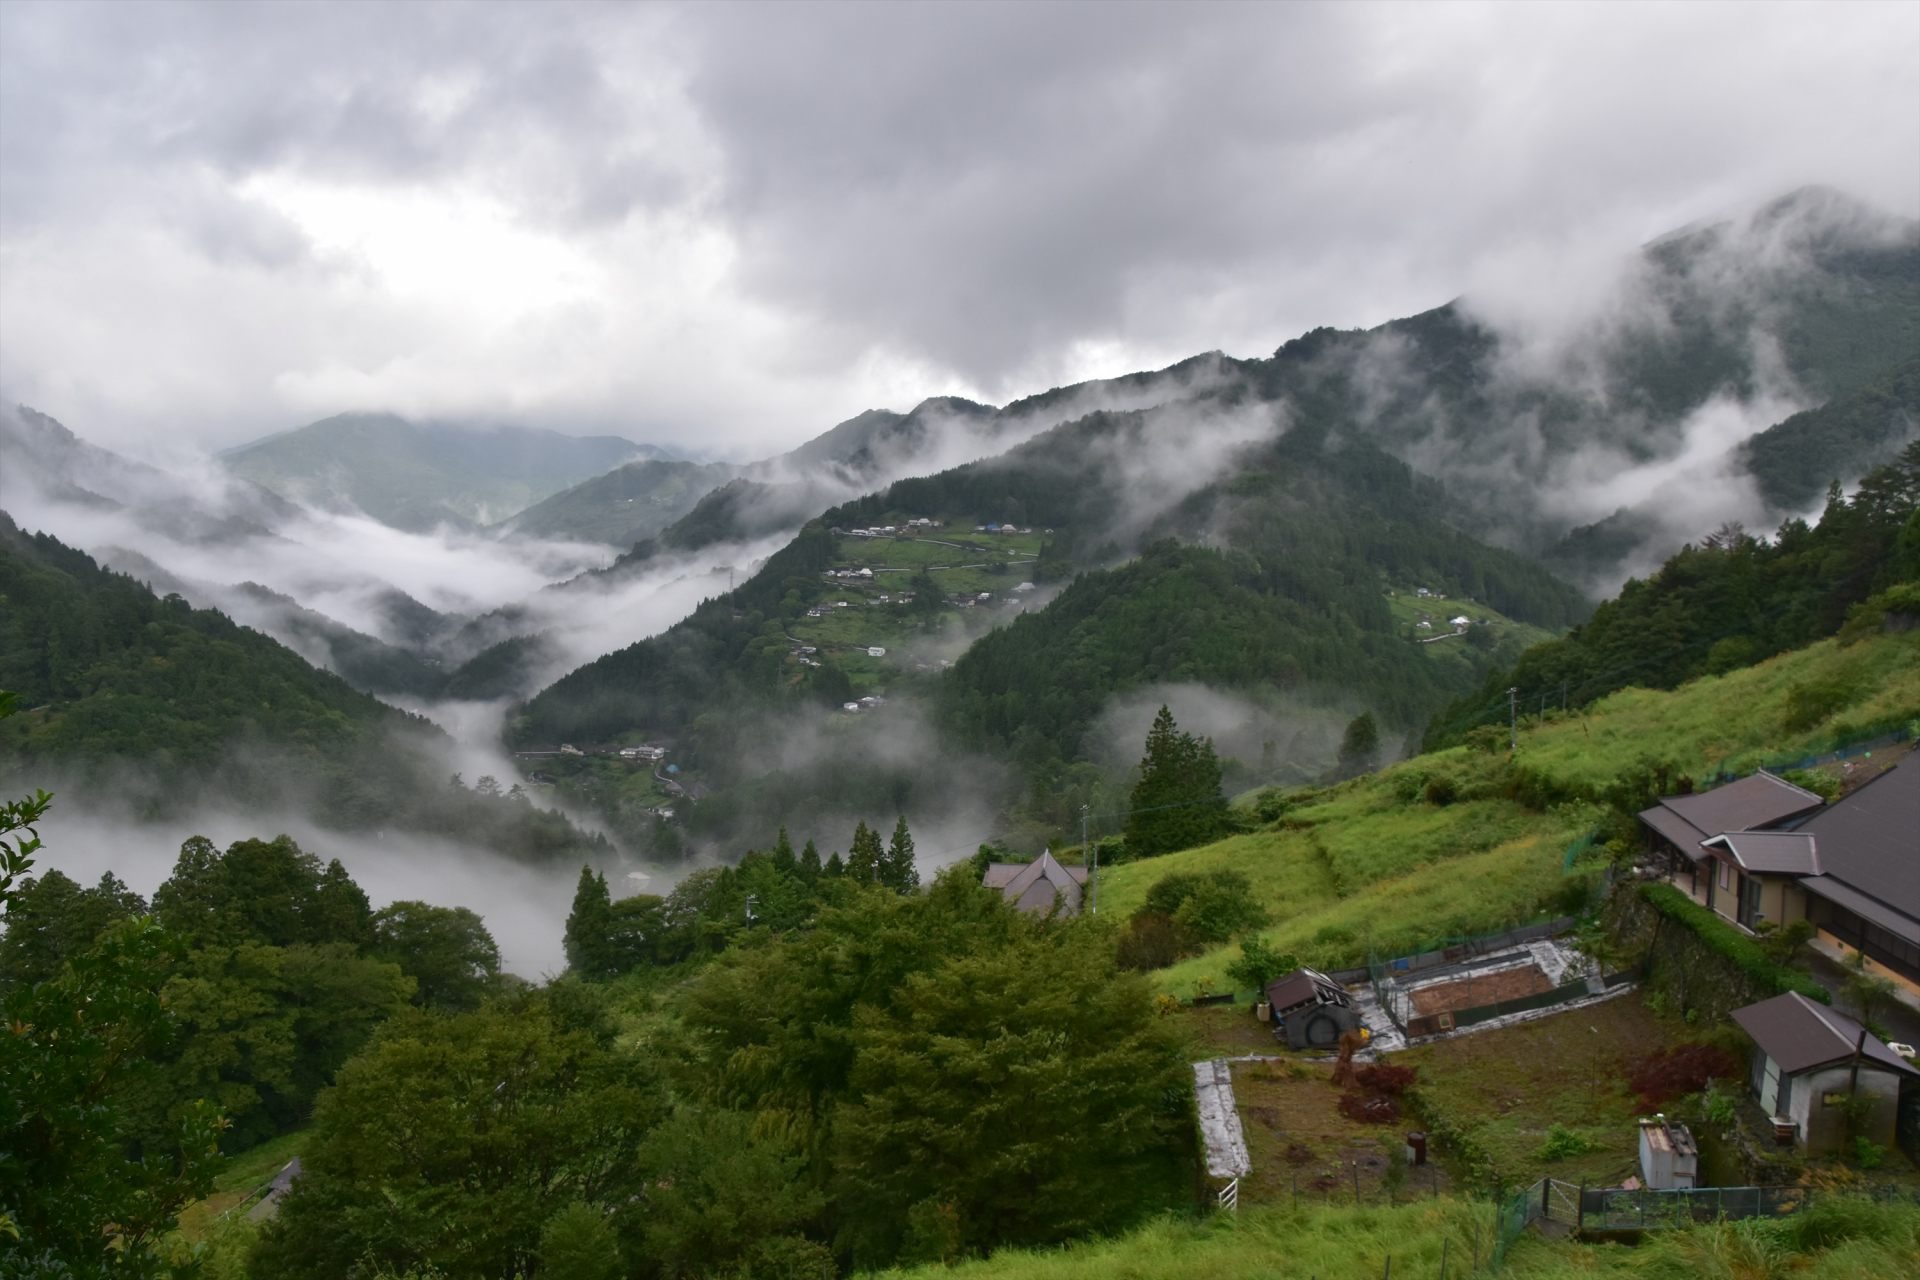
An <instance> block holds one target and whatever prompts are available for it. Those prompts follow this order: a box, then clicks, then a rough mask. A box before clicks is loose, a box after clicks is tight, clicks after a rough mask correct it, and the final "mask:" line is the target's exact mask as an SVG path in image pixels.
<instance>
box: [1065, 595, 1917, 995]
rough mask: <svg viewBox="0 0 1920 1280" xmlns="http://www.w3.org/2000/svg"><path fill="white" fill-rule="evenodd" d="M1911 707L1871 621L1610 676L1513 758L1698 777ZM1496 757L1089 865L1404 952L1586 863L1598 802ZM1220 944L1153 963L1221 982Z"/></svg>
mask: <svg viewBox="0 0 1920 1280" xmlns="http://www.w3.org/2000/svg"><path fill="white" fill-rule="evenodd" d="M1822 685H1837V686H1838V687H1841V688H1843V689H1847V690H1850V691H1851V693H1850V694H1849V695H1848V696H1846V697H1845V698H1844V699H1843V700H1842V704H1841V705H1839V706H1838V707H1837V708H1836V709H1835V710H1833V711H1832V712H1831V713H1830V714H1829V715H1827V716H1825V717H1824V718H1822V719H1820V720H1818V721H1817V722H1816V723H1813V724H1809V725H1805V726H1802V727H1800V728H1798V729H1795V730H1792V731H1789V730H1788V728H1787V727H1786V723H1785V714H1786V711H1785V709H1786V707H1787V705H1788V702H1789V696H1790V693H1791V691H1792V690H1793V689H1795V688H1796V687H1810V686H1822ZM1915 717H1920V633H1913V632H1909V633H1906V634H1904V635H1892V634H1883V635H1877V636H1874V637H1872V638H1870V639H1867V640H1864V641H1862V642H1860V643H1858V644H1855V645H1853V646H1851V647H1846V648H1842V647H1841V646H1840V645H1839V644H1837V643H1836V642H1834V641H1824V642H1822V643H1820V644H1817V645H1813V646H1812V647H1810V648H1807V649H1804V650H1799V651H1797V652H1794V653H1789V654H1784V655H1782V656H1780V657H1778V658H1775V659H1773V660H1771V661H1769V662H1766V663H1763V664H1761V665H1759V666H1757V667H1751V668H1747V669H1745V670H1741V671H1736V672H1733V673H1731V674H1729V675H1725V676H1714V677H1708V678H1706V679H1702V680H1698V681H1695V682H1693V683H1692V684H1689V685H1686V686H1684V687H1682V688H1681V689H1678V690H1675V691H1673V692H1671V693H1658V692H1648V691H1646V690H1638V689H1627V690H1622V691H1621V692H1619V693H1616V694H1614V695H1612V696H1611V697H1608V698H1605V699H1603V700H1601V701H1600V702H1597V703H1595V704H1594V705H1593V706H1591V707H1589V708H1587V710H1586V711H1585V712H1584V713H1583V714H1580V715H1570V716H1565V717H1561V716H1556V715H1552V714H1549V716H1548V718H1547V719H1546V720H1544V721H1534V722H1527V723H1523V724H1522V726H1521V732H1520V746H1519V751H1518V753H1517V756H1516V760H1517V761H1518V763H1520V764H1521V765H1523V766H1526V767H1528V768H1530V769H1533V770H1536V771H1538V772H1539V773H1542V774H1544V775H1546V776H1548V777H1550V778H1552V779H1556V780H1560V781H1563V782H1566V783H1569V784H1573V785H1574V786H1576V787H1584V788H1590V789H1594V790H1598V789H1601V788H1604V787H1605V786H1607V785H1608V784H1610V783H1611V782H1612V781H1613V780H1614V779H1615V778H1616V777H1618V776H1619V775H1620V774H1621V773H1623V772H1626V771H1628V770H1631V769H1632V768H1634V767H1635V766H1636V765H1639V764H1641V763H1643V762H1646V761H1650V760H1665V761H1669V762H1671V763H1673V764H1674V765H1676V766H1677V767H1678V768H1679V769H1680V770H1681V771H1683V772H1686V771H1691V772H1695V773H1696V774H1698V775H1699V776H1705V775H1707V774H1709V773H1710V772H1712V770H1713V769H1714V768H1716V767H1725V768H1729V769H1735V770H1742V771H1744V770H1748V769H1752V768H1754V767H1757V766H1759V765H1760V764H1762V763H1765V762H1768V761H1780V760H1791V759H1794V758H1797V757H1800V756H1804V755H1808V754H1813V753H1817V752H1820V751H1823V750H1826V749H1828V748H1829V747H1830V746H1831V745H1832V744H1833V743H1834V741H1835V740H1836V739H1844V738H1849V737H1857V736H1859V735H1860V734H1861V733H1863V732H1865V731H1866V729H1868V728H1870V727H1873V726H1876V725H1883V724H1887V723H1892V722H1895V721H1898V720H1902V719H1911V718H1915ZM1505 770H1506V762H1505V758H1504V753H1503V754H1500V755H1489V754H1486V753H1484V752H1476V751H1473V750H1470V749H1469V748H1465V747H1456V748H1452V749H1450V750H1447V751H1440V752H1434V753H1431V754H1428V755H1424V756H1418V757H1415V758H1414V759H1411V760H1407V761H1404V762H1402V763H1400V764H1397V765H1393V766H1390V767H1388V768H1386V769H1383V770H1381V771H1380V772H1378V773H1375V774H1371V775H1369V776H1367V777H1364V778H1359V779H1355V780H1353V781H1351V782H1347V783H1343V784H1341V785H1339V786H1336V787H1332V788H1328V789H1325V790H1322V791H1318V792H1311V793H1305V794H1304V795H1303V796H1302V798H1301V799H1300V800H1299V802H1298V803H1297V804H1296V805H1295V806H1294V807H1293V808H1291V809H1289V811H1288V812H1287V813H1286V814H1285V815H1284V816H1283V818H1282V819H1281V821H1280V822H1278V823H1275V824H1272V825H1270V826H1268V827H1267V828H1266V829H1264V830H1261V831H1256V832H1254V833H1251V834H1248V835H1240V836H1234V837H1232V838H1230V839H1227V840H1223V841H1220V842H1218V843H1216V844H1211V845H1205V846H1202V847H1200V848H1196V849H1187V850H1183V851H1181V852H1179V853H1174V854H1169V855H1167V856H1165V857H1160V858H1153V859H1147V860H1144V861H1141V862H1133V863H1122V864H1120V865H1118V866H1115V867H1112V868H1110V869H1108V870H1105V871H1103V872H1102V876H1103V882H1102V885H1101V890H1100V901H1101V907H1102V911H1103V913H1105V912H1107V911H1111V912H1112V913H1113V914H1114V915H1115V916H1124V915H1127V914H1130V913H1131V912H1132V911H1134V910H1135V909H1136V908H1137V907H1139V905H1140V904H1141V903H1142V902H1143V901H1145V899H1146V894H1147V890H1148V889H1149V888H1150V887H1151V886H1152V885H1153V884H1154V882H1155V881H1157V880H1159V879H1160V878H1161V877H1163V876H1166V875H1168V874H1171V873H1173V872H1175V871H1201V870H1210V869H1214V868H1231V869H1233V870H1236V871H1239V872H1241V873H1242V874H1243V875H1245V876H1246V877H1247V878H1248V879H1249V881H1251V882H1252V884H1253V889H1254V893H1255V895H1256V896H1257V898H1258V900H1259V901H1260V902H1261V904H1262V905H1263V906H1265V907H1266V909H1267V910H1268V912H1269V913H1270V914H1271V915H1272V917H1273V921H1274V923H1273V925H1272V926H1271V927H1270V928H1268V929H1267V930H1265V931H1264V936H1265V937H1266V938H1267V940H1268V941H1269V942H1271V943H1273V944H1274V945H1275V946H1277V947H1278V948H1279V949H1280V950H1282V951H1290V952H1293V953H1294V954H1296V955H1298V956H1299V957H1300V958H1301V959H1302V960H1303V961H1305V962H1306V963H1309V964H1314V965H1319V966H1322V967H1331V968H1338V967H1343V966H1346V965H1350V964H1355V963H1359V962H1360V961H1362V960H1364V958H1365V956H1366V954H1367V952H1368V950H1369V948H1371V949H1373V950H1375V951H1377V952H1379V954H1381V955H1383V956H1384V955H1394V954H1404V953H1406V952H1408V951H1412V950H1417V949H1419V948H1420V947H1422V946H1424V945H1427V944H1429V943H1431V942H1434V941H1436V940H1439V939H1442V938H1446V937H1457V936H1460V935H1466V934H1476V933H1487V932H1492V931H1496V930H1499V929H1502V928H1505V927H1507V926H1509V925H1513V924H1517V923H1520V922H1522V921H1526V920H1530V919H1535V918H1538V917H1541V916H1544V915H1548V914H1553V913H1554V911H1555V908H1556V906H1557V905H1558V904H1559V903H1561V902H1564V901H1571V900H1573V899H1574V898H1576V897H1577V890H1578V889H1579V887H1580V883H1581V882H1582V881H1583V880H1584V879H1586V878H1590V877H1591V875H1592V874H1593V873H1594V868H1593V867H1592V866H1591V864H1590V863H1582V864H1579V865H1577V866H1576V867H1575V868H1574V870H1573V871H1572V872H1571V873H1570V872H1568V871H1567V870H1566V869H1565V860H1566V855H1567V852H1568V849H1569V848H1570V847H1571V846H1572V845H1573V844H1574V843H1575V842H1576V841H1579V840H1580V839H1582V838H1583V837H1584V836H1585V835H1587V834H1588V833H1589V832H1591V831H1592V830H1593V828H1594V826H1595V824H1596V823H1597V822H1598V821H1599V819H1600V818H1601V816H1602V810H1601V809H1600V807H1599V806H1598V805H1597V804H1592V803H1585V802H1573V803H1565V804H1561V805H1558V806H1555V807H1553V808H1550V809H1548V810H1547V811H1545V812H1537V811H1533V810H1529V809H1527V808H1525V807H1523V806H1521V805H1520V804H1518V803H1516V802H1515V801H1513V800H1510V799H1507V798H1505V796H1504V795H1503V794H1502V788H1503V782H1502V779H1503V775H1504V773H1505ZM1435 780H1442V781H1443V782H1444V784H1445V785H1446V786H1447V787H1450V788H1451V790H1452V792H1453V794H1454V796H1455V797H1456V798H1455V799H1454V800H1453V802H1452V803H1448V804H1439V803H1435V802H1433V801H1432V800H1430V799H1428V787H1429V784H1430V783H1433V782H1434V781H1435ZM1247 799H1249V800H1251V799H1252V798H1247ZM1237 954H1238V952H1237V948H1236V947H1220V948H1215V949H1213V950H1211V951H1208V952H1205V953H1203V954H1201V955H1198V956H1194V957H1191V958H1189V959H1186V960H1183V961H1181V962H1180V963H1178V964H1176V965H1174V966H1173V967H1171V968H1168V969H1162V970H1158V971H1156V972H1155V973H1154V974H1153V980H1154V982H1155V985H1156V986H1157V988H1158V989H1159V990H1161V991H1164V992H1168V993H1170V994H1174V995H1180V996H1190V995H1193V994H1194V993H1195V992H1196V990H1200V989H1206V990H1210V991H1224V990H1226V988H1227V979H1226V968H1227V965H1228V964H1229V963H1230V962H1231V961H1232V959H1233V958H1234V956H1235V955H1237Z"/></svg>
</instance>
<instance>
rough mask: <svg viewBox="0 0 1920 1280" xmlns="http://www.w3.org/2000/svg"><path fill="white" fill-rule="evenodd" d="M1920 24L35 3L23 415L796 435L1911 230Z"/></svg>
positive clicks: (15, 154)
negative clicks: (1661, 255)
mask: <svg viewBox="0 0 1920 1280" xmlns="http://www.w3.org/2000/svg"><path fill="white" fill-rule="evenodd" d="M1916 47H1920V6H1916V5H1912V4H1873V3H1869V4H1860V5H1847V4H1822V5H1809V6H1797V5H1789V4H1778V5H1766V6H1747V5H1718V4H1685V5H1666V6H1660V5H1650V4H1649V5H1633V6H1619V5H1605V6H1582V5H1510V4H1500V5H1419V6H1416V5H1337V6H1336V5H1313V4H1290V5H1269V6H1249V5H1232V6H1229V5H1217V6H1201V5H1150V4H1129V5H1111V6H1103V5H1081V4H1050V5H995V4H971V5H915V4H893V5H872V4H860V5H803V4H791V5H764V4H756V5H733V6H729V5H700V6H654V7H630V6H613V5H606V6H600V5H592V6H565V5H547V4H542V5H510V4H485V5H459V4H441V5H434V4H392V5H377V4H354V5H337V4H330V5H312V6H308V5H287V4H281V5H255V6H248V5H234V4H226V3H214V4H202V5H169V4H140V5H128V4H100V5H90V4H40V3H33V2H32V0H15V2H14V3H10V4H7V5H4V6H0V395H5V396H9V397H12V398H15V399H21V400H26V401H28V402H30V403H34V404H36V405H37V406H38V407H41V408H43V409H45V410H47V411H48V412H51V413H54V414H55V415H57V416H59V417H61V418H62V419H63V420H64V421H67V422H68V423H69V424H70V425H72V426H74V427H75V428H76V429H77V430H79V431H81V432H82V434H86V435H90V436H93V437H96V438H99V439H101V440H102V441H103V442H106V443H113V444H120V445H138V444H145V445H148V446H151V445H153V444H155V443H156V442H167V441H173V442H178V443H181V444H209V443H230V442H233V441H235V440H238V439H243V438H247V437H249V436H252V435H256V434H260V433H262V432H264V431H267V430H271V429H277V428H280V427H284V426H288V425H292V424H294V423H297V422H300V421H303V420H306V419H310V418H314V417H319V416H322V415H324V414H327V413H331V412H335V411H339V410H345V409H355V408H364V409H394V410H398V411H401V412H409V413H415V414H431V415H444V416H455V417H458V416H471V417H478V418H486V419H490V420H502V419H504V420H518V421H528V422H538V423H542V424H546V425H554V426H558V427H561V428H564V429H579V430H616V431H623V432H626V433H627V434H630V435H634V436H636V437H642V438H654V439H662V440H669V441H679V442H682V443H687V444H692V445H695V446H698V447H704V448H710V449H720V450H724V451H734V452H739V453H756V452H770V451H772V450H773V449H775V448H778V447H781V446H784V445H787V444H791V443H793V442H794V441H796V440H797V439H799V438H803V437H804V436H807V435H810V434H813V433H815V432H817V431H818V430H820V429H822V428H823V427H825V426H826V425H828V424H830V423H831V422H833V421H835V420H838V419H839V418H842V417H846V416H849V415H851V414H852V413H853V412H856V411H858V410H860V409H863V408H867V407H871V406H874V405H882V404H885V405H893V406H895V407H905V406H906V405H907V404H910V403H911V402H913V401H915V400H917V399H919V398H920V397H921V396H923V395H927V394H934V393H941V392H958V393H962V394H971V395H974V396H977V397H983V398H990V399H995V400H999V399H1004V398H1007V397H1009V396H1012V395H1016V394H1019V393H1022V392H1025V391H1029V390H1034V389H1038V388H1041V387H1044V386H1047V385H1051V384H1054V383H1057V382H1061V381H1066V380H1070V379H1073V378H1077V377H1084V376H1090V375H1097V374H1111V373H1117V372H1123V371H1126V370H1129V369H1133V368H1139V367H1146V366H1152V365H1159V364H1164V363H1167V362H1170V361H1172V360H1174V359H1177V358H1179V357H1181V356H1184V355H1188V354H1191V353H1193V352H1196V351H1200V350H1206V349H1209V348H1216V347H1219V348H1224V349H1226V350H1229V351H1232V352H1234V353H1235V354H1257V353H1259V352H1262V351H1264V350H1267V349H1270V348H1271V347H1272V346H1274V345H1276V344H1277V343H1278V342H1280V341H1282V340H1284V339H1285V338H1287V337H1290V336H1292V335H1293V334H1295V333H1297V332H1299V331H1301V330H1303V329H1305V328H1308V327H1311V326H1313V325H1316V324H1322V323H1331V324H1336V325H1343V326H1352V325H1359V324H1369V323H1375V322H1378V321H1380V320H1384V319H1387V318H1390V317H1391V316H1394V315H1398V314H1405V313H1407V312H1410V311H1414V310H1417V309H1421V308H1424V307H1426V306H1430V305H1434V304H1436V303H1438V302H1441V301H1444V300H1446V299H1447V298H1449V297H1451V296H1454V295H1456V294H1458V293H1461V292H1465V291H1478V292H1480V293H1483V294H1485V295H1487V296H1488V297H1489V298H1490V299H1493V303H1492V309H1493V310H1495V311H1499V310H1500V309H1501V304H1500V299H1501V298H1503V297H1504V298H1506V299H1507V301H1506V303H1505V311H1506V312H1508V313H1511V314H1515V315H1526V316H1529V317H1533V318H1539V317H1540V316H1541V315H1542V313H1543V312H1550V311H1552V310H1553V309H1554V308H1555V307H1556V306H1559V305H1562V303H1563V301H1564V303H1565V304H1566V305H1575V304H1577V303H1578V302H1579V301H1580V299H1581V298H1582V297H1584V296H1585V295H1586V294H1587V293H1588V292H1589V291H1590V290H1591V289H1592V288H1593V287H1594V282H1595V281H1596V280H1598V279H1601V278H1603V277H1604V276H1605V274H1606V269H1605V268H1606V264H1608V263H1610V262H1612V261H1614V260H1615V259H1617V257H1618V256H1619V255H1621V254H1623V253H1624V252H1626V251H1627V250H1629V249H1630V248H1631V247H1632V246H1633V245H1634V244H1637V243H1638V242H1640V241H1642V240H1644V239H1646V238H1648V237H1650V236H1653V235H1656V234H1658V233H1660V232H1661V231H1664V230H1666V229H1668V228H1670V227H1672V226H1675V225H1677V224H1679V223H1682V222H1685V221H1688V220H1690V219H1693V218H1697V217H1703V216H1708V215H1712V214H1716V213H1720V212H1723V211H1726V210H1728V209H1731V208H1734V207H1737V206H1740V205H1742V204H1746V203H1751V202H1754V201H1757V200H1761V199H1764V198H1766V197H1768V196H1771V195H1775V194H1778V193H1779V192H1780V191H1783V190H1785V189H1787V188H1789V187H1792V186H1795V185H1798V184H1801V183H1804V182H1827V183H1832V184H1834V185H1837V186H1840V187H1843V188H1846V189H1849V190H1851V191H1854V192H1855V193H1857V194H1859V195H1861V196H1863V197H1865V198H1867V199H1869V200H1872V201H1874V202H1877V203H1879V204H1881V205H1883V206H1885V207H1887V208H1889V209H1891V210H1893V211H1896V212H1900V213H1904V214H1908V215H1914V214H1917V213H1920V60H1916V59H1915V58H1914V57H1913V51H1914V50H1915V48H1916Z"/></svg>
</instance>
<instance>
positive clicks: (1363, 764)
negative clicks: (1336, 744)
mask: <svg viewBox="0 0 1920 1280" xmlns="http://www.w3.org/2000/svg"><path fill="white" fill-rule="evenodd" d="M1379 764H1380V726H1379V725H1378V724H1376V723H1375V722H1374V719H1373V712H1371V711H1362V712H1361V713H1360V714H1359V715H1357V716H1355V717H1354V718H1353V719H1352V720H1351V721H1349V722H1348V724H1347V731H1346V733H1345V735H1343V736H1342V737H1341V739H1340V762H1339V764H1338V765H1337V766H1336V771H1337V772H1338V773H1339V775H1340V776H1341V777H1343V778H1355V777H1358V776H1360V775H1361V774H1363V773H1371V772H1373V770H1374V769H1375V768H1377V767H1378V766H1379Z"/></svg>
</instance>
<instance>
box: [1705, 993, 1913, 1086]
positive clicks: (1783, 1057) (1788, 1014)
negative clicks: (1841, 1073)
mask: <svg viewBox="0 0 1920 1280" xmlns="http://www.w3.org/2000/svg"><path fill="white" fill-rule="evenodd" d="M1733 1020H1734V1021H1735V1022H1737V1023H1739V1024H1740V1028H1741V1030H1743V1031H1745V1032H1746V1033H1747V1034H1748V1035H1750V1036H1752V1037H1753V1042H1754V1043H1755V1044H1757V1045H1759V1046H1760V1051H1761V1052H1762V1053H1764V1054H1766V1055H1767V1056H1768V1057H1769V1058H1772V1059H1773V1060H1774V1061H1775V1062H1777V1063H1779V1064H1780V1070H1781V1071H1782V1072H1784V1073H1785V1074H1787V1075H1794V1074H1797V1073H1799V1072H1802V1071H1810V1070H1812V1069H1813V1068H1815V1067H1824V1066H1828V1065H1830V1064H1832V1063H1835V1062H1845V1061H1846V1060H1847V1059H1849V1058H1851V1057H1853V1047H1854V1045H1855V1044H1856V1043H1858V1042H1859V1037H1860V1024H1859V1023H1858V1022H1855V1021H1854V1020H1853V1019H1852V1018H1849V1017H1848V1016H1847V1015H1846V1014H1844V1013H1841V1012H1840V1011H1839V1010H1837V1009H1829V1008H1827V1007H1826V1006H1825V1005H1820V1004H1815V1003H1814V1002H1813V1001H1811V1000H1809V999H1807V998H1806V997H1805V996H1803V995H1801V994H1800V993H1799V992H1798V991H1789V992H1787V994H1785V995H1783V996H1775V997H1774V998H1773V999H1771V1000H1762V1001H1761V1002H1760V1003H1759V1004H1750V1005H1748V1006H1747V1007H1746V1008H1744V1009H1735V1010H1734V1011H1733ZM1862 1055H1863V1060H1864V1061H1867V1062H1872V1063H1874V1064H1875V1065H1877V1066H1881V1067H1885V1068H1888V1069H1891V1070H1895V1071H1901V1072H1904V1073H1906V1074H1908V1075H1920V1070H1915V1069H1914V1067H1913V1065H1912V1064H1911V1063H1909V1062H1908V1061H1907V1060H1906V1059H1905V1058H1902V1057H1901V1056H1900V1055H1899V1054H1897V1053H1895V1052H1894V1051H1893V1050H1891V1049H1889V1048H1887V1046H1886V1044H1885V1043H1884V1042H1882V1041H1880V1040H1877V1039H1875V1038H1874V1037H1873V1035H1872V1034H1869V1035H1868V1036H1867V1040H1866V1046H1865V1048H1864V1049H1863V1050H1862Z"/></svg>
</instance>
